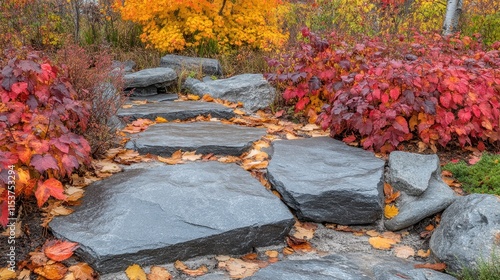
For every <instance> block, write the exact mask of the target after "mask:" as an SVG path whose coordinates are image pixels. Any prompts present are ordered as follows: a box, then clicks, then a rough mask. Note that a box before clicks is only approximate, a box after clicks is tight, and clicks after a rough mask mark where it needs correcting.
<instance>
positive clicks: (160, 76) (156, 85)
mask: <svg viewBox="0 0 500 280" xmlns="http://www.w3.org/2000/svg"><path fill="white" fill-rule="evenodd" d="M176 80H177V74H176V73H175V71H174V70H172V69H170V68H163V67H158V68H151V69H144V70H141V71H138V72H134V73H130V74H126V75H124V76H123V81H124V83H125V89H128V90H131V89H135V90H134V91H133V92H132V95H154V94H157V93H158V92H157V91H158V89H159V90H160V92H161V91H163V92H164V91H165V87H167V86H169V85H171V84H173V83H174V82H175V81H176ZM155 89H157V90H156V91H155Z"/></svg>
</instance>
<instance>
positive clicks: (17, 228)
mask: <svg viewBox="0 0 500 280" xmlns="http://www.w3.org/2000/svg"><path fill="white" fill-rule="evenodd" d="M9 224H10V223H9ZM22 228H23V227H22V221H17V222H15V223H14V225H13V226H12V225H8V226H7V227H6V228H5V231H4V232H2V236H11V230H12V229H13V230H14V237H15V238H19V237H21V236H22V235H23V230H22ZM0 279H2V278H0Z"/></svg>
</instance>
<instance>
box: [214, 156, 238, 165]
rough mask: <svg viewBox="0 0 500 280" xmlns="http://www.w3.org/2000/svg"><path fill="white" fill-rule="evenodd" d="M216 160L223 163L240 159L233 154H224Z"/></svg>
mask: <svg viewBox="0 0 500 280" xmlns="http://www.w3.org/2000/svg"><path fill="white" fill-rule="evenodd" d="M217 161H218V162H223V163H234V162H238V161H240V158H239V157H235V156H226V157H221V158H219V159H218V160H217Z"/></svg>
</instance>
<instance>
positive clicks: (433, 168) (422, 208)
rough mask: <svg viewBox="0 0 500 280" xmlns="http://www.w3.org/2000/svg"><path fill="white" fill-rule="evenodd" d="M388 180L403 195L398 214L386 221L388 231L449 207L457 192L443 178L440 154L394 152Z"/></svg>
mask: <svg viewBox="0 0 500 280" xmlns="http://www.w3.org/2000/svg"><path fill="white" fill-rule="evenodd" d="M387 174H388V176H387V180H388V181H389V183H390V184H391V185H392V186H393V187H394V189H395V190H397V191H400V192H401V195H400V197H399V198H398V199H397V200H396V206H397V207H398V209H399V213H398V215H396V216H395V217H393V218H392V219H386V220H385V222H384V225H385V227H386V228H387V229H388V230H400V229H403V228H406V227H409V226H411V225H414V224H416V223H418V222H419V221H421V220H422V219H424V218H426V217H429V216H432V215H434V214H436V213H439V212H441V211H443V210H444V209H446V207H448V206H449V205H450V204H451V203H453V201H454V200H455V199H456V196H455V193H454V192H453V190H452V189H450V188H449V187H448V185H446V184H445V183H444V182H443V180H442V179H441V169H440V167H439V158H438V157H437V155H420V154H412V153H407V152H392V153H391V154H390V155H389V167H388V172H387Z"/></svg>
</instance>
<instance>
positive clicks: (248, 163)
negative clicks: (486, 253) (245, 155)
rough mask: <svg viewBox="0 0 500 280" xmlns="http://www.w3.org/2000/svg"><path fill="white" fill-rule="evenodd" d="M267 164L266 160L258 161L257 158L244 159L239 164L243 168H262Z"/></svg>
mask: <svg viewBox="0 0 500 280" xmlns="http://www.w3.org/2000/svg"><path fill="white" fill-rule="evenodd" d="M268 165H269V162H268V161H258V160H256V161H254V160H252V159H247V160H244V161H243V162H242V163H241V166H242V167H243V169H245V170H253V169H264V168H267V166H268Z"/></svg>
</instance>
